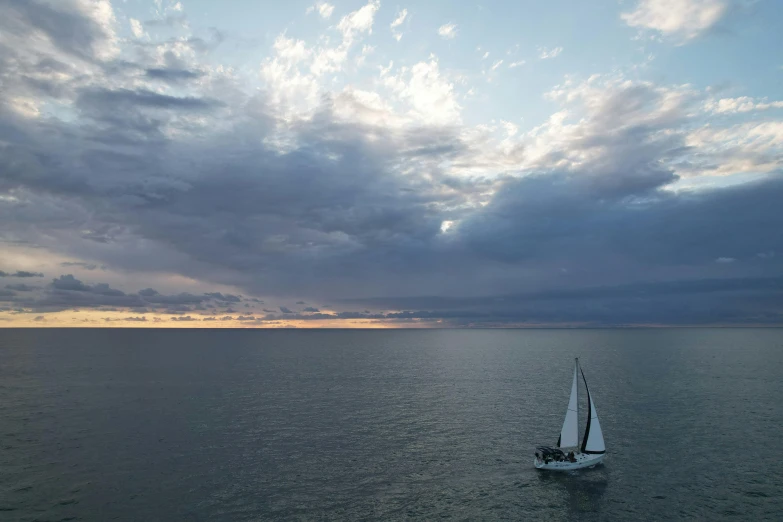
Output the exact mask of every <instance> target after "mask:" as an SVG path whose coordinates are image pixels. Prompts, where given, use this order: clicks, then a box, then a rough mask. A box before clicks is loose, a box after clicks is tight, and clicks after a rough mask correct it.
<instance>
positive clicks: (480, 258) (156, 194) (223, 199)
mask: <svg viewBox="0 0 783 522" xmlns="http://www.w3.org/2000/svg"><path fill="white" fill-rule="evenodd" d="M36 5H37V4H36ZM68 5H70V4H68ZM8 6H11V7H8ZM20 6H21V7H20ZM52 6H55V7H52ZM45 7H46V9H48V11H46V9H44V11H46V12H47V13H49V14H51V13H54V14H53V15H52V16H55V15H56V16H60V15H59V14H57V13H61V14H62V13H64V15H63V16H64V18H63V19H62V20H63V22H64V23H65V22H68V23H70V25H69V26H68V25H67V24H66V26H68V27H71V28H74V27H78V28H84V29H85V30H89V31H91V32H88V33H85V34H82V33H78V32H77V33H74V34H76V36H74V37H73V40H74V41H70V40H69V39H68V38H66V36H67V35H66V32H65V29H62V28H60V27H58V26H57V24H56V23H54V22H51V23H49V22H46V21H45V20H43V19H35V20H34V22H31V21H30V20H32V18H30V16H32V15H30V16H28V14H27V13H28V11H30V9H33V10H34V9H37V7H35V6H34V7H32V8H30V7H29V6H27V5H22V4H21V3H6V4H4V5H3V7H1V8H0V9H2V10H3V11H2V13H0V15H4V14H7V12H8V11H10V12H11V15H10V17H9V16H0V24H2V30H1V31H0V42H1V43H2V46H0V60H2V63H3V64H8V65H7V66H5V65H4V67H1V68H0V81H2V82H3V85H4V89H3V91H2V92H0V223H2V228H3V237H4V238H9V239H15V238H23V240H24V241H26V243H9V242H4V243H3V251H4V253H5V251H6V250H8V251H9V252H11V254H9V255H8V257H7V259H6V261H5V262H7V263H14V266H15V267H21V268H28V269H30V268H35V269H41V270H44V271H46V272H47V273H48V272H51V270H52V267H54V268H56V267H57V266H58V265H60V264H61V263H66V264H64V265H62V266H68V267H74V270H76V268H77V267H78V268H79V269H83V270H84V271H88V272H89V271H91V270H95V268H96V267H101V271H100V272H94V273H100V274H101V277H100V278H98V279H100V280H102V281H106V282H103V283H101V282H96V281H93V280H90V281H86V280H85V281H82V280H80V279H77V278H76V277H74V275H69V274H65V275H62V276H61V277H58V278H55V279H54V280H52V283H51V284H49V285H46V286H44V285H43V284H42V285H41V288H37V289H34V290H30V291H25V292H26V293H24V294H23V293H22V292H23V291H22V290H19V289H13V288H10V287H9V288H7V289H6V291H7V293H6V294H5V295H3V297H2V305H3V307H5V308H13V309H14V310H23V311H25V312H32V313H38V312H39V311H41V312H48V311H59V310H68V309H74V308H78V309H85V310H105V309H107V308H112V309H116V310H120V311H122V312H123V313H124V314H141V313H149V314H153V313H171V314H185V315H187V314H190V316H192V317H197V315H200V313H201V312H204V313H207V309H209V313H211V314H218V313H220V314H229V313H230V314H237V313H238V312H236V311H234V310H233V309H231V308H229V309H228V310H227V309H226V308H227V307H228V304H229V303H232V304H233V303H235V302H239V301H242V300H243V298H242V297H241V296H239V295H238V294H239V292H241V293H242V294H244V295H259V296H268V297H266V300H272V301H271V302H289V303H293V302H297V301H298V300H302V301H303V302H304V301H307V302H311V303H334V304H335V306H329V307H328V309H330V310H332V309H334V310H336V311H335V313H322V312H319V311H318V309H317V308H313V307H307V308H305V309H304V310H302V313H301V314H300V313H296V312H293V311H291V310H289V309H288V308H285V310H288V313H284V312H285V310H283V309H282V308H281V309H280V310H271V309H266V310H265V313H266V314H269V316H270V317H271V318H270V319H264V320H268V321H275V320H280V321H286V322H289V321H294V320H303V321H304V320H308V321H315V320H319V319H323V320H332V319H334V320H357V321H376V320H377V321H392V322H393V321H408V322H413V321H423V322H434V321H443V322H444V323H445V324H452V325H458V326H461V325H469V324H479V323H480V324H494V323H496V322H502V323H504V324H510V323H514V322H520V323H525V324H528V323H530V322H535V321H549V322H555V323H568V322H579V321H588V322H590V321H593V322H596V323H597V324H609V323H612V321H617V322H625V321H643V320H645V319H644V318H645V317H647V318H648V319H649V320H650V321H652V320H664V319H667V318H670V319H671V318H674V319H673V320H675V321H679V322H687V321H708V320H712V319H711V318H710V316H709V313H708V308H707V298H706V297H704V296H703V295H702V296H701V297H699V295H701V294H708V293H710V294H711V295H717V294H720V296H721V298H722V302H721V303H720V305H721V306H720V309H719V310H718V311H719V312H720V314H723V315H720V314H718V315H716V316H715V317H718V318H719V319H723V318H725V319H726V320H729V319H731V320H737V321H745V322H747V323H750V322H753V321H755V320H757V319H758V320H759V321H761V322H764V321H772V320H773V318H774V317H775V316H774V313H775V310H776V309H777V308H776V306H777V301H776V299H777V298H776V294H775V292H776V291H777V290H775V287H774V286H772V287H770V288H771V289H770V290H765V289H764V288H762V287H760V286H758V283H752V284H751V283H749V285H750V286H749V287H747V288H736V289H728V290H723V291H721V292H707V291H704V292H692V293H691V294H688V297H687V299H686V300H682V301H681V300H679V298H678V296H677V294H676V292H674V291H673V290H672V289H671V286H672V285H680V286H683V287H686V286H687V285H688V284H690V282H692V281H712V280H718V279H727V280H733V281H743V280H749V279H750V278H752V277H761V278H763V279H764V280H771V281H774V278H775V277H778V276H779V273H780V267H781V264H780V260H781V256H779V255H775V253H776V252H780V250H781V248H783V245H781V243H780V239H779V237H778V236H779V234H775V233H773V232H772V231H775V230H779V229H780V226H781V223H780V211H779V210H778V207H779V199H780V197H781V195H783V190H781V186H780V184H779V183H778V182H777V181H776V179H777V178H779V174H780V173H781V165H783V139H781V136H783V127H781V122H780V121H779V115H778V114H777V113H776V110H777V109H778V108H779V107H778V106H777V105H776V104H777V103H779V102H776V101H768V100H767V99H764V98H761V97H755V98H754V97H743V96H738V97H736V98H727V97H723V98H721V97H720V96H717V97H716V96H715V92H714V91H712V90H710V91H707V90H701V89H699V88H696V87H694V86H691V85H679V84H668V83H662V82H661V81H655V82H653V81H645V80H643V79H638V78H637V76H635V75H634V76H633V77H630V76H624V75H623V74H621V73H612V74H607V75H594V76H591V77H587V78H586V79H580V78H579V77H566V78H564V79H563V80H562V81H561V82H559V83H560V85H557V86H555V87H553V88H552V89H551V90H550V91H549V92H547V93H546V95H545V99H546V103H545V104H542V106H544V105H545V106H546V107H553V108H554V109H553V111H554V112H553V113H552V114H550V115H549V116H548V117H545V118H543V119H542V120H540V121H537V122H533V123H530V124H527V123H525V124H524V125H523V124H521V123H520V120H519V118H518V115H514V111H513V110H511V109H509V115H508V116H505V117H506V118H507V120H500V119H497V120H495V121H491V120H490V121H484V122H483V123H478V124H475V123H472V122H471V120H472V118H473V116H471V117H470V118H468V117H464V116H463V107H462V105H461V104H462V100H463V98H464V97H465V96H466V93H469V92H471V89H473V88H474V86H473V85H472V84H471V82H473V81H474V80H475V78H472V77H470V75H468V74H466V73H463V72H461V71H459V70H455V69H453V68H450V67H446V66H445V62H443V64H442V63H441V62H439V60H438V59H437V57H436V56H429V57H426V56H422V57H413V58H411V59H410V60H408V61H405V62H404V63H402V62H400V61H399V60H397V61H396V62H385V63H387V64H388V65H385V66H384V67H382V68H380V69H375V70H376V71H378V72H377V74H375V75H374V76H372V77H368V78H367V81H366V82H359V81H356V82H353V81H352V78H351V77H350V75H351V74H354V73H355V69H357V67H358V64H360V63H361V62H360V59H361V58H362V52H363V51H364V50H365V46H366V45H367V42H362V39H364V38H367V37H368V35H370V31H371V30H372V26H373V23H374V16H375V14H376V12H377V9H378V3H377V2H370V3H367V4H365V5H364V6H362V7H360V8H359V9H357V10H356V11H354V12H352V13H349V14H347V15H346V16H345V17H343V18H341V19H340V20H339V21H338V22H336V23H333V24H332V27H331V28H326V29H324V31H325V33H324V34H323V35H321V36H323V38H321V37H316V38H312V39H307V40H299V39H297V38H292V37H289V36H286V35H281V36H280V37H278V38H276V39H275V41H274V45H273V47H272V48H271V49H270V54H269V56H267V57H265V58H260V59H259V62H260V65H259V66H258V67H257V70H256V71H250V70H241V71H240V70H232V68H231V67H229V66H228V65H226V64H222V65H221V64H220V59H221V57H220V56H219V53H215V54H211V55H210V54H209V53H210V52H211V51H212V50H213V49H214V48H215V46H217V45H219V42H220V41H222V40H221V38H222V37H220V36H214V37H213V38H212V39H209V38H207V39H200V38H197V37H195V36H193V35H192V34H191V33H189V32H187V31H180V32H179V33H177V31H179V30H180V29H181V28H179V27H171V32H172V34H175V35H176V36H166V37H165V39H159V40H154V39H150V40H147V39H143V41H138V40H137V39H132V38H126V39H122V40H119V39H116V38H114V39H112V38H113V37H111V36H110V35H109V33H108V32H107V31H108V29H106V27H111V26H112V25H111V24H109V25H108V26H106V27H104V26H103V25H101V23H99V22H97V21H96V20H98V19H96V18H94V16H93V15H94V13H93V14H89V13H88V14H84V12H83V10H79V9H76V10H74V9H71V8H70V7H68V8H67V9H66V7H67V6H65V3H63V4H62V5H60V3H50V4H46V6H45ZM30 12H32V11H30ZM42 12H43V11H42ZM176 12H177V13H180V11H176ZM172 13H174V12H173V11H172ZM49 14H47V15H46V16H49ZM160 14H161V16H164V14H163V12H161V13H160ZM36 16H38V15H36ZM69 17H81V18H85V20H81V21H77V22H73V23H71V22H69V20H71V18H69ZM33 18H34V17H33ZM120 19H121V20H124V19H125V18H120ZM9 20H13V21H15V22H19V24H17V25H13V24H11V23H10V22H9ZM42 20H43V21H42ZM57 20H59V19H57ZM58 23H59V22H58ZM47 24H48V25H47ZM148 25H149V24H146V23H145V25H144V27H148ZM39 26H42V27H44V28H43V29H40V28H39ZM50 26H51V27H50ZM64 27H65V26H64ZM397 27H398V28H400V27H403V26H402V25H400V26H397ZM47 31H49V32H51V33H52V34H53V36H50V35H49V33H48V32H47ZM126 32H127V26H126ZM167 32H168V29H167ZM19 35H22V36H23V37H22V36H19ZM30 35H41V37H40V38H39V39H32V38H30V37H29V36H30ZM153 37H154V38H157V37H156V36H155V35H153ZM369 43H373V42H369ZM110 45H114V46H115V47H116V46H120V50H121V54H120V55H115V57H114V58H111V59H108V58H102V57H101V56H105V55H103V54H101V53H99V52H98V51H97V50H96V49H97V48H105V47H106V46H110ZM96 46H97V47H96ZM544 51H545V52H546V53H547V54H551V53H552V52H553V51H552V50H544ZM376 53H377V54H378V55H380V54H382V53H381V49H380V47H379V50H378V51H376ZM120 56H121V58H120ZM368 61H369V59H368ZM509 61H510V59H509V58H506V59H505V61H504V62H503V64H502V65H506V64H507V63H508V62H509ZM493 63H497V62H493ZM516 63H517V62H513V63H511V64H509V67H511V66H512V65H515V64H516ZM502 65H498V69H499V68H500V67H501V66H502ZM488 68H489V63H488V62H487V67H486V68H485V69H488ZM369 70H370V69H369V68H365V69H363V71H365V72H366V71H369ZM345 76H347V77H349V80H346V81H345V83H341V82H343V77H345ZM335 78H337V80H336V81H335ZM348 83H350V85H348ZM529 103H537V102H536V100H535V99H532V100H531V101H530V102H529ZM761 111H764V112H763V114H761ZM474 112H475V111H474V108H471V113H474ZM717 176H723V177H725V178H720V179H719V180H718V178H717ZM744 176H748V177H744ZM748 179H755V181H752V182H749V181H748ZM718 185H724V186H723V187H722V188H719V187H718ZM33 249H37V250H33ZM30 252H33V254H31V253H30ZM759 254H763V256H762V255H759ZM720 258H727V259H728V258H731V259H734V260H735V262H732V263H725V262H716V260H718V259H720ZM17 259H19V260H22V259H24V260H28V261H26V263H27V264H18V263H20V261H19V262H18V261H17ZM65 260H67V261H65ZM91 267H92V268H91ZM103 267H106V269H105V270H104V269H103ZM84 273H85V272H83V271H82V270H80V271H79V272H78V274H77V275H78V276H79V278H85V279H86V277H85V276H84V275H83V274H84ZM6 275H7V274H6ZM768 282H769V281H768ZM644 285H650V286H649V287H646V286H644ZM754 285H755V286H754ZM150 286H151V287H154V288H158V289H159V290H160V291H158V290H155V289H154V288H146V289H144V290H141V291H138V292H135V290H136V289H138V288H144V287H150ZM696 286H698V285H696ZM715 286H717V283H715ZM214 288H220V289H221V290H223V291H224V292H223V293H221V292H207V293H205V290H208V289H214ZM654 288H661V289H662V290H661V291H660V292H657V291H655V290H653V289H654ZM164 289H165V291H164ZM225 289H236V290H229V291H235V292H237V295H234V294H226V293H225ZM569 289H570V290H574V293H571V294H567V295H566V294H564V293H566V292H567V291H568V290H569ZM576 290H579V291H580V292H581V293H580V292H576ZM663 290H666V291H665V292H664V291H663ZM17 292H19V293H17ZM558 292H559V293H558ZM639 292H642V293H644V295H647V296H649V295H651V294H654V297H650V298H648V297H644V296H642V297H643V299H642V298H640V297H639V295H638V294H639ZM697 294H699V295H697ZM750 294H752V295H750ZM509 295H511V296H521V297H519V298H518V299H516V298H515V299H516V300H514V299H511V298H509V297H508V296H509ZM384 296H387V297H388V296H402V297H401V299H402V300H401V301H399V302H397V303H396V304H395V305H394V306H387V305H388V304H389V303H387V305H384V306H369V305H368V307H369V308H371V310H370V311H356V310H357V309H359V310H364V307H356V306H353V305H352V304H351V303H347V302H345V301H342V299H366V300H371V299H372V298H384ZM428 296H430V297H432V301H431V302H430V301H427V299H428ZM254 299H256V298H253V299H249V300H248V299H244V301H245V302H246V303H247V302H257V303H262V301H261V300H260V299H256V300H254ZM459 299H463V300H464V301H458V302H459V306H458V307H455V306H452V304H450V303H452V302H453V300H459ZM471 299H473V301H471ZM496 299H505V300H506V301H496ZM509 299H511V301H512V302H511V304H509V302H508V300H509ZM640 299H641V300H640ZM368 302H370V301H368ZM503 303H505V304H503ZM531 303H533V304H531ZM337 305H339V306H337ZM324 306H325V305H324ZM743 307H744V308H743ZM234 308H240V309H244V308H242V307H240V306H234ZM283 308H284V307H283ZM229 310H231V311H229ZM688 310H692V313H691V312H688ZM245 311H248V310H245ZM677 314H680V316H678V315H677ZM228 317H229V319H226V320H231V319H230V317H231V316H228ZM243 317H244V316H243ZM305 317H306V318H307V319H304V318H305ZM713 319H714V318H713ZM153 321H154V319H152V320H151V321H150V322H153ZM258 321H261V319H252V320H251V322H258Z"/></svg>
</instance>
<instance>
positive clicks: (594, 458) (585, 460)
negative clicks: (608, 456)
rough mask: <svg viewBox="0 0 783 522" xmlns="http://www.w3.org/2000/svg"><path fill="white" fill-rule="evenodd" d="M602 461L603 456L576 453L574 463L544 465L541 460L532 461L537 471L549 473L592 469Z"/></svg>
mask: <svg viewBox="0 0 783 522" xmlns="http://www.w3.org/2000/svg"><path fill="white" fill-rule="evenodd" d="M603 460H604V455H603V454H598V455H593V454H588V453H578V454H577V455H576V462H571V461H568V460H566V461H563V462H557V461H549V462H548V463H545V462H544V461H543V460H541V459H539V458H536V459H533V465H534V466H535V467H536V468H538V469H548V470H551V471H572V470H575V469H582V468H592V467H593V466H595V465H596V464H600V463H601V462H603Z"/></svg>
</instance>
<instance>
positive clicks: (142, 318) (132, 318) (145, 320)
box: [123, 315, 147, 323]
mask: <svg viewBox="0 0 783 522" xmlns="http://www.w3.org/2000/svg"><path fill="white" fill-rule="evenodd" d="M123 321H132V322H142V323H144V322H147V318H146V317H144V316H143V315H142V316H137V317H126V318H124V319H123Z"/></svg>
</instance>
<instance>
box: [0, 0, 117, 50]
mask: <svg viewBox="0 0 783 522" xmlns="http://www.w3.org/2000/svg"><path fill="white" fill-rule="evenodd" d="M74 4H75V3H69V2H62V3H57V2H55V3H48V2H38V1H34V0H4V1H3V3H2V5H0V9H2V16H0V27H2V30H3V31H8V32H9V33H11V34H14V35H16V36H19V37H21V38H33V33H34V32H41V33H43V34H44V35H46V37H48V38H49V39H50V40H51V41H52V42H53V43H54V45H55V46H56V47H57V48H58V49H60V50H62V51H63V52H65V53H68V54H71V55H73V56H76V57H78V58H80V59H83V60H90V61H91V60H94V59H95V58H96V47H97V46H99V45H100V44H101V43H103V42H104V41H105V40H107V39H108V37H109V35H108V34H107V32H106V30H105V28H103V27H102V26H101V25H99V24H98V23H97V22H96V21H95V20H93V19H92V18H90V17H88V16H86V13H84V12H82V11H80V10H79V9H78V8H76V5H74ZM77 5H78V4H77Z"/></svg>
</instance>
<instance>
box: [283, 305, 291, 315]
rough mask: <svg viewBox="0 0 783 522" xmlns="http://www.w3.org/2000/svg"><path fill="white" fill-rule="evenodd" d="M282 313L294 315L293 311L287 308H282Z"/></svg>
mask: <svg viewBox="0 0 783 522" xmlns="http://www.w3.org/2000/svg"><path fill="white" fill-rule="evenodd" d="M280 311H281V312H283V313H284V314H292V313H294V312H293V310H291V309H289V308H286V307H285V306H281V307H280Z"/></svg>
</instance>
